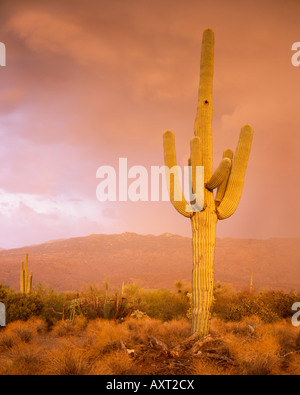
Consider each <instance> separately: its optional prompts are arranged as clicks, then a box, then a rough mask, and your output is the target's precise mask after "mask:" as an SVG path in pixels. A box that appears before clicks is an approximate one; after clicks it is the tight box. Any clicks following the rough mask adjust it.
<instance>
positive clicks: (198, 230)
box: [191, 209, 217, 337]
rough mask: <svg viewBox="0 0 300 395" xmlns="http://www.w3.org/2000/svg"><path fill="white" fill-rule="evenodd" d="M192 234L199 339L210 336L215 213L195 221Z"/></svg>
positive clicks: (208, 212)
mask: <svg viewBox="0 0 300 395" xmlns="http://www.w3.org/2000/svg"><path fill="white" fill-rule="evenodd" d="M191 222H192V231H193V279H192V293H193V315H192V332H193V333H194V332H198V333H199V335H200V337H204V336H207V335H208V334H209V324H210V319H211V306H212V302H213V287H214V270H213V264H214V254H215V239H216V225H217V215H216V212H215V211H213V210H210V209H206V210H205V211H202V212H200V213H196V214H195V215H194V216H193V217H192V218H191Z"/></svg>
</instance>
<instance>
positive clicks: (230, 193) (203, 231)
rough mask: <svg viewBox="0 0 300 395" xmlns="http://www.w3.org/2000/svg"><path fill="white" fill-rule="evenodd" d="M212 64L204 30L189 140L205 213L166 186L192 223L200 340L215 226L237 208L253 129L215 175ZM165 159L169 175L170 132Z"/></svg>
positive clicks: (205, 330) (174, 185)
mask: <svg viewBox="0 0 300 395" xmlns="http://www.w3.org/2000/svg"><path fill="white" fill-rule="evenodd" d="M213 61H214V33H213V31H212V30H211V29H207V30H205V31H204V33H203V40H202V51H201V63H200V86H199V98H198V106H197V115H196V120H195V130H194V132H195V137H193V138H192V140H191V158H190V161H189V163H190V166H191V167H192V189H193V191H195V189H196V180H195V169H196V167H197V166H204V184H205V190H204V208H203V210H202V211H198V212H193V210H192V209H190V208H189V205H188V203H187V202H186V200H185V198H184V196H183V195H182V192H181V189H180V188H181V187H180V184H179V180H178V177H177V175H176V174H174V176H173V177H172V178H171V179H170V186H169V190H170V200H171V202H172V204H173V206H174V207H175V209H176V210H177V211H178V212H179V213H180V214H182V215H183V216H185V217H187V218H190V219H191V224H192V236H193V237H192V240H193V277H192V302H193V310H192V332H193V333H195V332H198V333H199V336H200V337H204V336H207V335H208V334H209V328H210V319H211V306H212V302H213V282H214V273H213V262H214V250H215V237H216V236H215V235H216V225H217V221H218V220H222V219H226V218H228V217H230V216H231V215H232V214H233V213H234V212H235V210H236V208H237V206H238V203H239V201H240V198H241V194H242V189H243V184H244V176H245V172H246V167H247V162H248V158H249V154H250V148H251V143H252V136H253V130H252V128H251V126H249V125H245V126H243V127H242V129H241V134H240V139H239V143H238V146H237V149H236V152H235V155H233V152H232V151H231V150H230V149H227V150H225V151H224V153H223V159H222V161H221V163H220V166H219V167H218V168H217V170H216V171H215V172H214V173H213V139H212V114H213V107H212V86H213ZM164 157H165V164H166V166H167V167H168V168H169V169H171V168H173V167H174V166H176V165H177V162H176V152H175V137H174V134H173V132H172V131H170V130H168V131H166V132H165V133H164ZM216 188H218V189H217V192H216V197H215V196H214V189H216ZM178 191H179V192H178ZM175 192H176V196H178V195H179V196H182V200H181V201H178V200H176V199H174V196H175Z"/></svg>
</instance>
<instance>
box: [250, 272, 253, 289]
mask: <svg viewBox="0 0 300 395" xmlns="http://www.w3.org/2000/svg"><path fill="white" fill-rule="evenodd" d="M253 292H254V287H253V270H252V272H251V279H250V293H251V294H252V293H253Z"/></svg>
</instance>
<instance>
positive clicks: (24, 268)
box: [20, 254, 32, 294]
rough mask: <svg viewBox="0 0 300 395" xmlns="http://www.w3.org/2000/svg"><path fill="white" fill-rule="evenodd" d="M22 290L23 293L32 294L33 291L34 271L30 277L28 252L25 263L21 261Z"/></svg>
mask: <svg viewBox="0 0 300 395" xmlns="http://www.w3.org/2000/svg"><path fill="white" fill-rule="evenodd" d="M20 291H21V293H22V294H30V293H31V291H32V272H30V274H29V278H28V254H26V258H25V265H24V262H22V263H21V278H20Z"/></svg>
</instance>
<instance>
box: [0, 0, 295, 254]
mask: <svg viewBox="0 0 300 395" xmlns="http://www.w3.org/2000/svg"><path fill="white" fill-rule="evenodd" d="M299 14H300V2H299V1H297V0H287V1H286V2H284V3H283V2H280V1H270V0H262V1H260V2H259V3H254V2H251V1H246V0H241V1H239V2H238V5H237V2H236V1H233V0H229V1H227V2H224V1H223V0H216V1H214V2H205V1H201V0H190V1H189V2H182V1H179V0H160V1H159V2H158V1H157V2H155V1H151V2H149V1H147V0H127V1H126V2H124V1H121V0H113V1H112V0H109V1H108V0H97V1H96V0H88V1H86V2H82V1H79V0H74V1H72V2H69V1H67V0H61V1H58V0H53V1H51V2H40V1H38V0H28V1H26V3H25V2H24V1H21V0H2V1H1V4H0V23H1V31H0V42H3V43H5V45H6V49H7V54H6V55H7V59H6V67H0V136H1V142H2V144H1V147H0V165H1V172H0V218H1V220H0V234H1V239H0V247H1V248H6V249H8V248H18V247H21V246H28V245H36V244H40V243H43V242H47V241H49V240H57V239H61V238H72V237H81V236H86V235H89V234H92V233H96V234H120V233H123V232H134V233H138V234H154V235H159V234H163V233H175V234H178V235H182V236H185V237H191V225H190V221H189V220H187V219H186V218H183V217H181V216H180V215H179V214H178V213H177V212H176V211H175V210H174V208H173V207H172V205H171V204H170V203H169V202H136V203H134V202H106V203H100V202H99V201H97V198H96V188H97V185H98V183H99V180H97V179H96V171H97V169H98V168H99V167H100V166H103V165H109V166H114V167H115V168H117V167H118V166H117V164H118V160H119V158H120V157H123V158H128V165H129V167H131V166H134V165H140V166H144V167H146V168H147V169H149V168H150V166H161V165H163V162H164V161H163V146H162V134H163V132H164V131H165V130H167V129H171V130H173V132H174V133H175V136H176V151H177V156H178V162H179V164H180V165H182V166H183V165H186V164H187V159H188V157H189V152H190V151H189V142H190V139H191V137H192V136H193V125H194V120H195V115H196V108H197V93H198V84H199V68H200V65H199V63H200V51H201V41H202V33H203V30H204V29H205V28H207V27H210V28H212V29H213V30H214V32H215V66H214V87H213V106H214V115H213V138H214V168H216V167H217V166H218V164H219V162H220V159H221V156H222V152H223V150H224V149H225V148H231V149H233V151H234V150H235V148H236V145H237V141H238V137H239V133H240V129H241V127H242V126H243V125H244V124H246V123H249V124H251V125H252V126H253V128H254V139H253V145H252V150H251V155H250V160H249V163H248V168H247V172H246V178H245V186H244V190H243V194H242V199H241V201H240V204H239V207H238V209H237V211H236V213H235V214H234V215H233V216H232V217H231V218H230V219H228V220H226V221H219V223H218V226H217V237H218V238H225V237H232V238H247V239H248V238H252V239H269V238H274V237H275V238H299V237H300V227H299V224H298V221H299V219H300V208H299V203H298V202H299V197H300V184H299V182H298V173H299V167H300V166H299V154H300V138H299V117H298V115H299V103H300V91H299V86H300V67H294V66H293V65H292V62H291V58H292V55H293V52H292V50H291V48H292V44H293V43H294V42H299V41H300V33H299V20H298V19H299Z"/></svg>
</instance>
